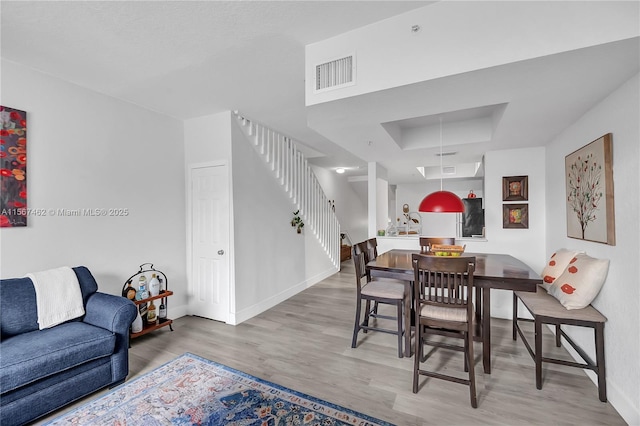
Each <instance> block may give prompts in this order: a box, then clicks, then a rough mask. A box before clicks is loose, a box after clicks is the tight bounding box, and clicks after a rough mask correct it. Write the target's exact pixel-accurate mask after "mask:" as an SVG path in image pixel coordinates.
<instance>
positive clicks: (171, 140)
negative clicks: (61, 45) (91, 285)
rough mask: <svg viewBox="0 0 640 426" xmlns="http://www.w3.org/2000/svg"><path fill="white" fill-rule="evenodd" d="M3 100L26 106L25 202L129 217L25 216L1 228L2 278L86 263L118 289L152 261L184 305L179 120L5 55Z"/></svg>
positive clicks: (175, 311) (174, 310)
mask: <svg viewBox="0 0 640 426" xmlns="http://www.w3.org/2000/svg"><path fill="white" fill-rule="evenodd" d="M1 102H2V105H6V106H10V107H12V108H17V109H22V110H25V111H27V141H28V142H27V143H28V145H27V156H28V157H27V158H28V163H27V164H28V165H27V169H28V171H27V185H28V207H29V208H31V209H45V210H46V211H48V210H50V209H54V210H57V209H84V208H94V209H95V208H101V209H111V208H122V209H128V214H127V215H126V216H104V217H86V216H85V217H82V216H80V217H77V216H73V217H69V216H66V217H63V216H60V215H56V216H52V215H51V214H48V215H47V216H45V217H39V216H31V217H29V218H28V221H29V222H28V226H27V227H26V228H24V227H23V228H13V229H11V228H2V229H1V231H0V235H1V245H2V256H1V267H2V268H1V269H2V271H1V275H2V277H3V278H9V277H19V276H23V275H24V274H26V273H28V272H35V271H40V270H43V269H48V268H54V267H59V266H63V265H68V266H77V265H85V266H87V267H88V268H89V270H90V271H91V272H92V273H93V275H94V276H95V278H96V280H97V282H98V286H99V289H100V291H103V292H105V293H111V294H117V295H119V294H120V293H121V290H122V285H123V284H124V282H125V280H126V279H127V278H129V276H131V275H133V274H134V273H135V272H137V271H138V269H139V266H140V265H141V264H142V263H145V262H152V263H153V264H154V265H155V267H156V268H157V269H160V270H161V271H163V272H164V273H165V274H166V275H167V277H168V279H169V287H170V289H171V290H173V291H174V292H175V296H173V297H171V298H170V300H169V316H170V317H177V316H181V315H184V313H185V304H186V296H185V290H186V276H185V260H184V259H185V243H184V241H185V230H184V221H185V214H184V203H185V195H184V151H183V125H182V122H181V121H179V120H176V119H173V118H170V117H167V116H164V115H160V114H157V113H154V112H151V111H148V110H145V109H142V108H139V107H137V106H135V105H132V104H129V103H125V102H122V101H119V100H116V99H114V98H110V97H107V96H104V95H101V94H98V93H95V92H92V91H89V90H85V89H83V88H81V87H79V86H76V85H73V84H69V83H66V82H63V81H61V80H58V79H55V78H52V77H50V76H47V75H44V74H40V73H38V72H36V71H33V70H31V69H28V68H24V67H22V66H20V65H17V64H15V63H12V62H9V61H4V60H3V61H2V100H1Z"/></svg>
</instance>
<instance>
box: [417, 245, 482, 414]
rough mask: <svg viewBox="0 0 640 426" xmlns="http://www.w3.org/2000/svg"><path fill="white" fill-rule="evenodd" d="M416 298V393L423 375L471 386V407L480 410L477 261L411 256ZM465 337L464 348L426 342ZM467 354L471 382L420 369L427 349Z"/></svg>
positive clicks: (466, 365)
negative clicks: (475, 288) (435, 336)
mask: <svg viewBox="0 0 640 426" xmlns="http://www.w3.org/2000/svg"><path fill="white" fill-rule="evenodd" d="M412 261H413V270H414V276H415V281H414V294H415V304H414V309H415V324H416V332H415V350H414V353H415V355H414V363H413V393H417V392H418V379H419V376H420V375H424V376H429V377H434V378H437V379H443V380H447V381H451V382H455V383H461V384H465V385H468V386H469V389H470V396H471V406H472V407H473V408H477V407H478V400H477V398H476V380H475V372H474V357H473V318H474V313H473V303H472V299H471V297H469V295H471V294H472V291H473V272H474V269H475V257H435V256H429V255H424V254H414V255H413V256H412ZM429 334H439V335H445V336H451V337H462V338H463V340H464V345H463V346H459V345H453V344H449V343H446V342H435V341H429V340H427V335H429ZM425 344H427V345H430V346H435V347H441V348H446V349H452V350H457V351H461V352H464V370H465V371H468V372H469V378H468V379H462V378H460V377H457V376H452V375H446V374H443V373H439V372H435V371H429V370H424V369H421V368H420V363H421V362H423V363H424V362H426V361H427V360H428V359H423V358H422V357H423V354H424V345H425Z"/></svg>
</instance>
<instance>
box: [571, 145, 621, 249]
mask: <svg viewBox="0 0 640 426" xmlns="http://www.w3.org/2000/svg"><path fill="white" fill-rule="evenodd" d="M564 164H565V180H566V188H567V236H568V237H570V238H577V239H580V240H587V241H594V242H598V243H603V244H609V245H615V244H616V239H615V212H614V205H613V142H612V135H611V133H608V134H606V135H604V136H602V137H600V138H598V139H596V140H595V141H593V142H591V143H589V144H588V145H585V146H583V147H582V148H580V149H578V150H577V151H575V152H572V153H571V154H569V155H567V156H566V157H565V160H564Z"/></svg>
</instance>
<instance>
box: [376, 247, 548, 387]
mask: <svg viewBox="0 0 640 426" xmlns="http://www.w3.org/2000/svg"><path fill="white" fill-rule="evenodd" d="M414 253H420V250H398V249H394V250H390V251H388V252H385V253H382V254H380V255H378V257H376V258H375V260H372V261H370V262H369V263H367V266H366V268H367V271H368V273H369V274H370V276H371V277H387V278H395V279H400V280H404V281H406V282H407V285H409V282H411V281H413V279H414V272H413V264H412V262H411V257H412V255H413V254H414ZM462 256H465V257H475V258H476V263H475V272H474V274H473V281H474V286H475V287H476V288H479V289H480V292H481V303H480V305H481V306H478V303H477V301H476V336H475V339H476V340H479V341H481V342H482V364H483V367H484V372H485V373H486V374H491V289H501V290H513V291H530V292H535V291H536V287H537V285H538V284H542V278H541V277H540V275H539V274H538V273H537V272H535V271H533V270H532V269H531V268H530V267H529V266H527V265H526V264H525V263H523V262H522V261H520V260H518V259H516V258H515V257H513V256H511V255H508V254H493V253H463V255H462Z"/></svg>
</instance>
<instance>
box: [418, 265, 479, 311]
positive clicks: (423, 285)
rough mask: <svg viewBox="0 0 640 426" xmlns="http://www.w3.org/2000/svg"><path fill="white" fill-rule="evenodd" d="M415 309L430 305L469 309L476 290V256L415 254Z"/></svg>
mask: <svg viewBox="0 0 640 426" xmlns="http://www.w3.org/2000/svg"><path fill="white" fill-rule="evenodd" d="M412 261H413V266H414V278H415V281H414V286H415V298H416V308H419V306H420V305H423V304H429V305H436V306H443V307H449V308H454V307H459V308H466V307H467V305H468V296H469V295H470V294H471V292H472V290H473V272H474V270H475V257H434V256H429V255H424V254H414V255H413V257H412Z"/></svg>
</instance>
